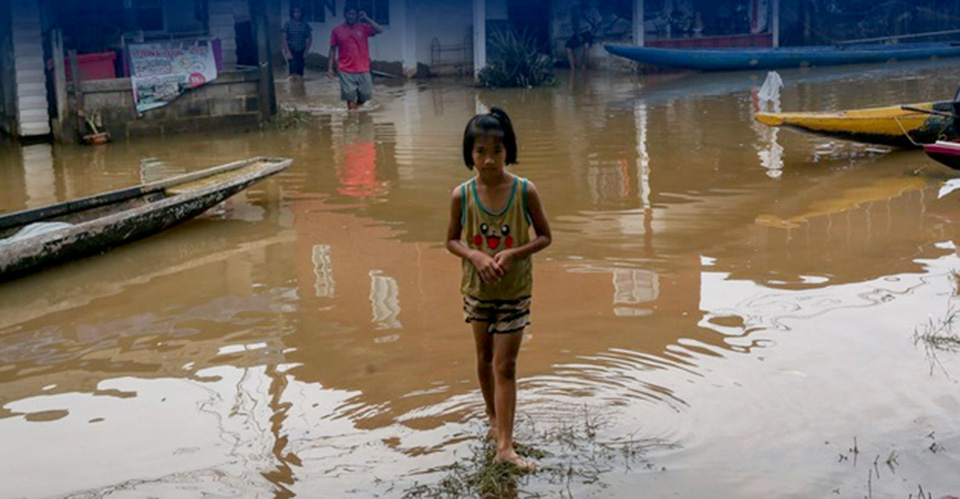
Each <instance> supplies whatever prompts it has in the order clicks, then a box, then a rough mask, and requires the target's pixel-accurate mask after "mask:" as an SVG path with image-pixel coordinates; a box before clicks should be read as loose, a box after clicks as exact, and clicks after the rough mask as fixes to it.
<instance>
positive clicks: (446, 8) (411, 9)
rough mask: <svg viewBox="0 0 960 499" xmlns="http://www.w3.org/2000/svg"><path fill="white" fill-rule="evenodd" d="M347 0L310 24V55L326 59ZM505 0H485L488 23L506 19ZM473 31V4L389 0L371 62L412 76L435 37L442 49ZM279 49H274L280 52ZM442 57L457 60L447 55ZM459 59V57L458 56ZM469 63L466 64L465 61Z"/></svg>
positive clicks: (286, 2)
mask: <svg viewBox="0 0 960 499" xmlns="http://www.w3.org/2000/svg"><path fill="white" fill-rule="evenodd" d="M345 3H346V0H335V5H336V16H331V15H330V14H329V12H328V13H327V16H326V19H325V21H324V22H322V23H317V22H312V23H310V25H311V27H312V28H313V46H312V47H311V50H310V52H311V53H313V54H320V55H323V56H326V55H327V54H328V53H329V50H330V45H329V41H330V34H331V33H332V32H333V28H335V27H336V26H338V25H340V24H342V23H343V22H344V21H343V7H344V4H345ZM279 14H280V20H279V22H276V23H271V24H273V25H274V26H275V27H276V29H279V27H280V26H282V24H283V23H284V22H286V20H287V19H289V16H290V0H281V2H280V12H279ZM506 19H507V0H487V20H488V21H495V20H506ZM472 32H473V8H472V1H469V0H461V1H449V0H446V1H445V0H390V23H389V24H386V25H384V32H383V33H381V34H379V35H377V36H375V37H373V38H371V39H370V59H371V60H372V61H375V62H380V63H399V64H401V65H402V67H403V71H404V72H405V73H407V74H408V75H411V74H412V73H413V72H414V71H415V70H416V68H417V64H424V65H430V63H431V60H432V56H431V44H432V42H433V39H434V38H436V39H437V40H438V41H439V42H440V44H441V45H443V46H461V45H463V44H464V41H465V40H467V39H468V38H469V37H470V36H471V33H472ZM279 50H280V46H279V44H277V46H276V47H274V51H275V52H279ZM444 56H445V57H448V58H452V57H458V55H457V54H453V53H447V54H445V55H444ZM461 58H462V57H461ZM468 62H469V61H468Z"/></svg>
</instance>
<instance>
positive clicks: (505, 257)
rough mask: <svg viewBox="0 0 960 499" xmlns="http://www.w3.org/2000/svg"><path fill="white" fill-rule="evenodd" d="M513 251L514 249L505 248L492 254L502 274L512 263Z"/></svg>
mask: <svg viewBox="0 0 960 499" xmlns="http://www.w3.org/2000/svg"><path fill="white" fill-rule="evenodd" d="M514 253H515V252H514V250H512V249H506V250H503V251H501V252H499V253H497V254H496V255H493V261H494V262H495V263H496V264H497V265H499V266H500V268H501V269H503V273H504V274H506V273H507V272H508V271H509V270H510V267H511V266H512V265H513V259H514Z"/></svg>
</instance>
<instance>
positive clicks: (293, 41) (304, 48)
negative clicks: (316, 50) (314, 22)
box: [283, 7, 313, 81]
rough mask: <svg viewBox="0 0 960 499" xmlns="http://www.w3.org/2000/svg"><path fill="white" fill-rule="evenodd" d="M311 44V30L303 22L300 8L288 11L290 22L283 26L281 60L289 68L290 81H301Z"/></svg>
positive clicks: (307, 24) (308, 25)
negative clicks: (282, 59) (284, 61)
mask: <svg viewBox="0 0 960 499" xmlns="http://www.w3.org/2000/svg"><path fill="white" fill-rule="evenodd" d="M312 43H313V28H311V27H310V24H309V23H307V22H306V21H304V20H303V11H302V10H300V7H294V8H293V9H291V10H290V20H289V21H287V23H286V24H284V25H283V58H284V59H286V60H287V64H288V66H289V68H290V79H291V80H293V81H295V80H301V81H302V80H303V68H304V66H305V59H304V58H305V56H306V54H307V52H309V51H310V45H311V44H312Z"/></svg>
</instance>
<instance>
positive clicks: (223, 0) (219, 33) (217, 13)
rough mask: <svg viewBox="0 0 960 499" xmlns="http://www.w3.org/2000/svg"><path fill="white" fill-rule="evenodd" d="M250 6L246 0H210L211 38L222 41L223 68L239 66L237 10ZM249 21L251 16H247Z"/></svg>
mask: <svg viewBox="0 0 960 499" xmlns="http://www.w3.org/2000/svg"><path fill="white" fill-rule="evenodd" d="M243 7H246V8H247V10H248V12H249V5H248V4H247V2H246V1H245V0H209V3H208V8H209V13H210V36H211V37H214V38H219V39H220V50H221V52H222V57H223V59H222V60H223V66H224V67H225V68H232V67H233V66H235V65H236V64H237V34H236V29H235V26H236V23H237V21H238V19H237V16H236V14H235V11H236V10H240V9H242V8H243ZM247 17H248V19H246V20H249V15H248V16H247Z"/></svg>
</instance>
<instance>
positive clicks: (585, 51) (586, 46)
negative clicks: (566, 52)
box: [583, 43, 590, 71]
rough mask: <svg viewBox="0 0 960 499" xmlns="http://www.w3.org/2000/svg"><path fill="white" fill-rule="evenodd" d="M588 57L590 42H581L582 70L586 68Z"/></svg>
mask: <svg viewBox="0 0 960 499" xmlns="http://www.w3.org/2000/svg"><path fill="white" fill-rule="evenodd" d="M589 59H590V44H589V43H584V44H583V70H584V71H586V70H587V63H588V62H589Z"/></svg>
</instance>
